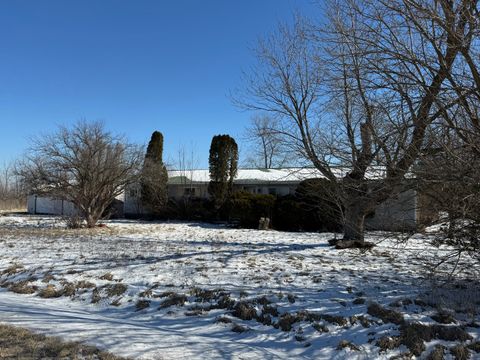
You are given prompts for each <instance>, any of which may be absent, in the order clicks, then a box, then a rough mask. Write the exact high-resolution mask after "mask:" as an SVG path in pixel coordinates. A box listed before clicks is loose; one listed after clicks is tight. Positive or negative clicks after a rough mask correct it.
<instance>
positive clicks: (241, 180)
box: [168, 167, 385, 184]
mask: <svg viewBox="0 0 480 360" xmlns="http://www.w3.org/2000/svg"><path fill="white" fill-rule="evenodd" d="M333 171H334V173H335V176H336V177H337V178H342V177H344V176H345V174H346V173H347V171H348V169H347V168H345V167H338V168H334V169H333ZM384 175H385V170H384V168H383V167H376V168H372V169H370V170H369V171H367V179H370V180H376V179H381V178H383V177H384ZM168 177H169V179H168V183H169V184H185V183H186V182H190V181H191V182H194V183H208V182H209V181H210V172H209V170H208V169H199V170H170V171H169V172H168ZM315 178H325V176H323V174H321V173H320V171H318V170H317V169H315V168H284V169H238V172H237V176H236V177H235V180H234V182H235V183H237V184H248V183H271V182H275V183H298V182H300V181H303V180H306V179H315Z"/></svg>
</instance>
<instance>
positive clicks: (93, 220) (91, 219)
mask: <svg viewBox="0 0 480 360" xmlns="http://www.w3.org/2000/svg"><path fill="white" fill-rule="evenodd" d="M85 220H86V221H87V227H88V228H94V227H95V225H96V224H97V221H98V218H97V217H96V216H94V215H93V214H91V213H89V214H87V215H86V216H85Z"/></svg>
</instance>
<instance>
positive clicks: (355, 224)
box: [343, 204, 366, 243]
mask: <svg viewBox="0 0 480 360" xmlns="http://www.w3.org/2000/svg"><path fill="white" fill-rule="evenodd" d="M365 215H366V211H365V209H364V208H363V207H361V206H359V205H358V204H352V205H349V206H347V207H345V220H344V227H343V240H348V241H350V240H351V241H356V242H359V243H363V242H364V241H365V238H364V225H365Z"/></svg>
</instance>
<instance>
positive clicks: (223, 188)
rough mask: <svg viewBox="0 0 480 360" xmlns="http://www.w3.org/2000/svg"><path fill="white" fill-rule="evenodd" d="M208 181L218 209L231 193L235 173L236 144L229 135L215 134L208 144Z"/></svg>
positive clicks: (210, 192) (236, 159)
mask: <svg viewBox="0 0 480 360" xmlns="http://www.w3.org/2000/svg"><path fill="white" fill-rule="evenodd" d="M208 162H209V167H210V183H209V186H208V192H209V194H210V196H211V197H212V200H213V204H214V207H215V210H216V211H218V210H219V209H220V208H221V207H222V205H223V204H224V203H225V201H226V200H227V198H228V196H229V195H230V194H231V193H232V188H233V180H234V179H235V176H236V175H237V170H238V168H237V166H238V146H237V143H236V142H235V140H234V139H233V138H232V137H230V136H229V135H215V136H214V137H213V138H212V143H211V145H210V157H209V160H208Z"/></svg>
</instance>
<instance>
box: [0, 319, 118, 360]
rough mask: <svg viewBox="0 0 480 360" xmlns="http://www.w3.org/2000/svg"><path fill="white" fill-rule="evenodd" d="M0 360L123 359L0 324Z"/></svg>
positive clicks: (86, 346)
mask: <svg viewBox="0 0 480 360" xmlns="http://www.w3.org/2000/svg"><path fill="white" fill-rule="evenodd" d="M0 359H25V360H27V359H32V360H33V359H72V360H74V359H78V360H79V359H91V360H93V359H100V360H122V359H124V358H121V357H118V356H115V355H113V354H110V353H107V352H104V351H101V350H99V349H97V348H95V347H93V346H89V345H84V344H80V343H76V342H64V341H62V340H61V339H59V338H56V337H47V336H44V335H39V334H35V333H33V332H31V331H29V330H26V329H22V328H18V327H14V326H9V325H2V324H0Z"/></svg>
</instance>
